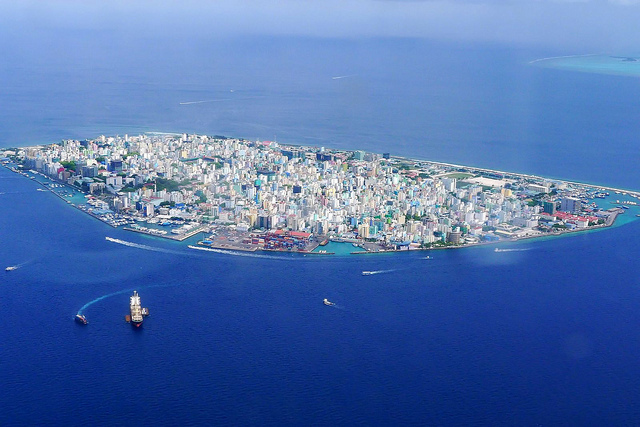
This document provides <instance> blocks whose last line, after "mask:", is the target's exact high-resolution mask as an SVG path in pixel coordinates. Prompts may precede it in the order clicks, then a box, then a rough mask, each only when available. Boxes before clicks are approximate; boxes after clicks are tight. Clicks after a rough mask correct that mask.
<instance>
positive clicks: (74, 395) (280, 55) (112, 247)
mask: <svg viewBox="0 0 640 427" xmlns="http://www.w3.org/2000/svg"><path fill="white" fill-rule="evenodd" d="M103 38H104V39H105V40H106V39H107V37H106V36H105V37H100V36H96V38H95V40H93V41H91V42H90V41H87V40H86V39H83V38H78V37H73V35H70V36H69V40H67V41H65V43H64V46H62V43H60V45H58V44H56V43H55V42H51V43H49V44H47V43H44V44H43V45H37V46H34V47H33V49H31V50H21V49H19V48H18V47H15V48H14V47H11V46H3V47H2V49H3V54H4V55H5V58H8V59H9V60H7V61H3V62H2V63H1V64H0V77H1V78H2V79H1V81H3V87H2V90H1V91H0V146H5V147H8V146H21V145H29V144H33V143H48V142H55V141H58V140H60V139H62V138H92V137H96V136H98V135H100V134H106V135H110V134H115V133H119V134H124V133H129V134H135V133H138V132H143V131H167V132H173V131H176V132H202V133H205V132H206V133H210V134H224V135H232V136H241V137H247V138H260V139H277V140H278V141H282V142H290V143H300V144H312V145H324V146H327V147H340V148H354V149H356V148H359V149H364V150H370V151H375V152H383V151H385V152H386V151H389V152H391V153H393V154H399V155H407V156H415V157H421V158H427V159H433V160H440V161H447V162H454V163H460V164H470V165H476V166H484V167H489V168H496V169H504V170H513V171H518V172H527V173H535V174H540V175H546V176H552V177H560V178H565V179H574V180H580V181H585V182H592V183H599V184H603V185H610V186H618V187H623V188H630V189H636V190H637V189H640V175H638V173H637V164H638V160H639V157H638V156H639V154H638V153H639V152H640V151H638V138H639V136H638V135H640V121H638V120H637V118H638V102H637V100H638V99H640V97H639V96H638V95H639V91H640V88H639V82H640V80H639V79H638V78H636V77H633V76H615V75H602V74H593V73H580V72H575V71H566V70H559V69H551V68H544V67H534V66H530V65H529V64H528V62H529V61H531V60H533V59H536V58H542V57H547V56H553V55H559V54H562V53H563V52H545V51H531V52H530V51H523V50H516V49H513V48H505V47H499V46H475V45H474V46H469V45H447V46H443V45H441V44H435V43H431V42H427V41H417V40H368V41H353V40H352V41H335V40H298V39H296V40H293V39H287V38H278V39H248V40H240V41H238V40H236V41H233V42H229V41H227V42H224V41H216V42H204V41H193V42H189V43H187V42H186V41H181V42H176V44H175V45H170V44H164V45H161V46H160V45H154V44H146V45H145V44H144V43H141V44H140V46H138V47H136V45H134V46H129V45H126V43H125V41H122V40H117V39H116V40H112V41H111V43H107V42H106V41H105V40H103ZM143 45H144V46H146V47H145V48H143V47H141V46H143ZM62 47H64V49H63V48H62ZM333 77H341V78H337V79H334V78H333ZM200 101H204V102H200ZM196 102H197V103H196ZM36 188H38V186H37V184H36V183H34V182H33V181H31V180H29V179H26V178H23V177H21V176H19V175H17V174H14V173H12V172H10V171H8V170H6V169H4V168H0V241H1V243H2V244H1V245H0V261H2V262H1V263H0V266H1V267H2V268H3V269H4V267H5V266H8V265H19V266H20V267H19V268H18V269H17V270H15V271H12V272H4V271H0V274H2V277H1V279H0V313H1V316H0V383H1V385H2V386H1V387H0V425H36V424H39V425H65V426H67V425H122V424H131V423H145V424H150V425H153V424H157V425H204V424H217V425H238V424H242V425H247V424H250V425H354V424H366V425H396V424H420V425H523V426H528V425H531V426H537V425H624V424H626V425H633V424H635V423H636V422H637V420H638V419H639V418H640V409H639V408H640V376H639V375H638V369H637V366H638V363H637V360H638V355H639V354H640V328H639V327H638V325H639V324H640V310H638V307H640V281H639V279H638V275H637V260H638V258H639V256H640V239H639V238H638V235H639V233H640V221H634V220H632V219H635V217H634V216H635V215H636V214H639V213H640V209H638V208H631V209H629V210H628V211H627V212H626V213H625V214H624V217H625V218H624V220H621V221H619V222H618V223H617V225H616V226H615V227H613V228H610V229H607V230H602V231H597V232H588V233H582V234H574V235H571V236H565V237H560V238H551V239H545V240H529V241H522V242H518V243H516V244H506V245H503V246H501V247H502V248H503V249H509V250H508V251H503V252H498V253H496V252H494V251H493V247H488V246H487V247H476V248H467V249H463V250H445V251H433V252H429V253H425V252H412V253H403V254H385V255H368V256H356V255H348V256H334V257H329V256H327V257H289V256H250V254H238V255H227V254H218V253H208V252H207V253H205V252H201V251H194V250H191V249H188V248H187V244H186V243H174V242H167V241H164V240H161V239H156V238H151V237H146V236H141V235H138V234H134V233H129V232H126V231H119V230H114V229H112V228H111V227H108V226H107V225H105V224H103V223H101V222H99V221H97V220H95V219H93V218H91V217H89V216H87V215H85V214H83V213H82V212H80V211H78V210H76V209H73V208H71V207H69V206H68V205H67V204H66V203H64V202H63V201H62V200H60V199H59V198H57V197H55V196H54V195H52V194H50V193H48V192H39V191H36ZM105 237H112V238H115V239H120V240H121V241H124V242H128V246H127V245H123V244H118V243H114V242H111V241H107V240H105ZM427 254H428V255H430V256H432V257H433V259H428V260H427V259H424V257H425V256H426V255H427ZM363 270H385V272H384V273H380V274H376V275H372V276H362V274H361V272H362V271H363ZM134 289H135V290H138V291H139V293H140V295H141V298H142V302H143V305H144V306H146V307H149V309H150V312H151V315H150V316H149V317H148V318H147V319H146V320H145V323H144V326H143V329H142V330H139V331H136V330H133V329H132V328H131V327H130V326H129V325H128V324H126V323H125V322H124V315H125V314H127V311H128V296H129V293H130V292H132V291H133V290H134ZM323 298H328V299H329V300H331V301H334V302H335V303H336V304H337V305H336V306H335V307H326V306H324V305H323V304H322V300H323ZM83 306H84V307H85V309H84V313H85V314H86V316H87V318H88V319H89V322H90V324H89V325H87V326H86V327H82V326H80V325H77V324H76V323H74V321H73V316H74V314H75V313H76V312H77V311H78V310H79V309H80V308H81V307H83Z"/></svg>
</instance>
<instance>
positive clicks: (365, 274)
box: [362, 271, 373, 276]
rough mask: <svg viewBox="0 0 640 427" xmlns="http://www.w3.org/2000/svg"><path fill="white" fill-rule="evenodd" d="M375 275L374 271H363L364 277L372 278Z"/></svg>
mask: <svg viewBox="0 0 640 427" xmlns="http://www.w3.org/2000/svg"><path fill="white" fill-rule="evenodd" d="M372 274H373V271H363V272H362V275H363V276H371V275H372Z"/></svg>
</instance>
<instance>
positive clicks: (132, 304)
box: [125, 291, 149, 328]
mask: <svg viewBox="0 0 640 427" xmlns="http://www.w3.org/2000/svg"><path fill="white" fill-rule="evenodd" d="M129 312H130V313H131V314H129V315H127V316H125V320H126V321H127V322H130V323H131V324H132V325H133V326H135V327H136V328H139V327H140V326H142V321H143V320H144V316H148V315H149V309H148V308H142V304H141V303H140V295H138V291H133V295H131V297H129Z"/></svg>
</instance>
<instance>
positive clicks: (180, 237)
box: [123, 225, 208, 242]
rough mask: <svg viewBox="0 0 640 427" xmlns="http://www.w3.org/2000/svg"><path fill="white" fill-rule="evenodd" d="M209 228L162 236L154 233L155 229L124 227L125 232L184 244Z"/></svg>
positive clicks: (201, 227)
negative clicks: (184, 241)
mask: <svg viewBox="0 0 640 427" xmlns="http://www.w3.org/2000/svg"><path fill="white" fill-rule="evenodd" d="M207 228H208V227H207V226H206V225H200V226H199V227H195V228H193V229H191V230H189V231H186V232H184V233H181V234H161V233H158V232H154V231H153V230H155V229H140V228H133V227H128V226H127V227H124V228H123V230H127V231H133V232H134V233H141V234H146V235H148V236H153V237H162V238H163V239H169V240H175V241H178V242H182V241H183V240H186V239H188V238H189V237H193V236H195V235H196V234H198V233H201V232H203V231H206V230H207Z"/></svg>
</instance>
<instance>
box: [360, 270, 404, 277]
mask: <svg viewBox="0 0 640 427" xmlns="http://www.w3.org/2000/svg"><path fill="white" fill-rule="evenodd" d="M394 271H396V269H392V270H374V271H363V272H362V275H363V276H372V275H374V274H384V273H392V272H394Z"/></svg>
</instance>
